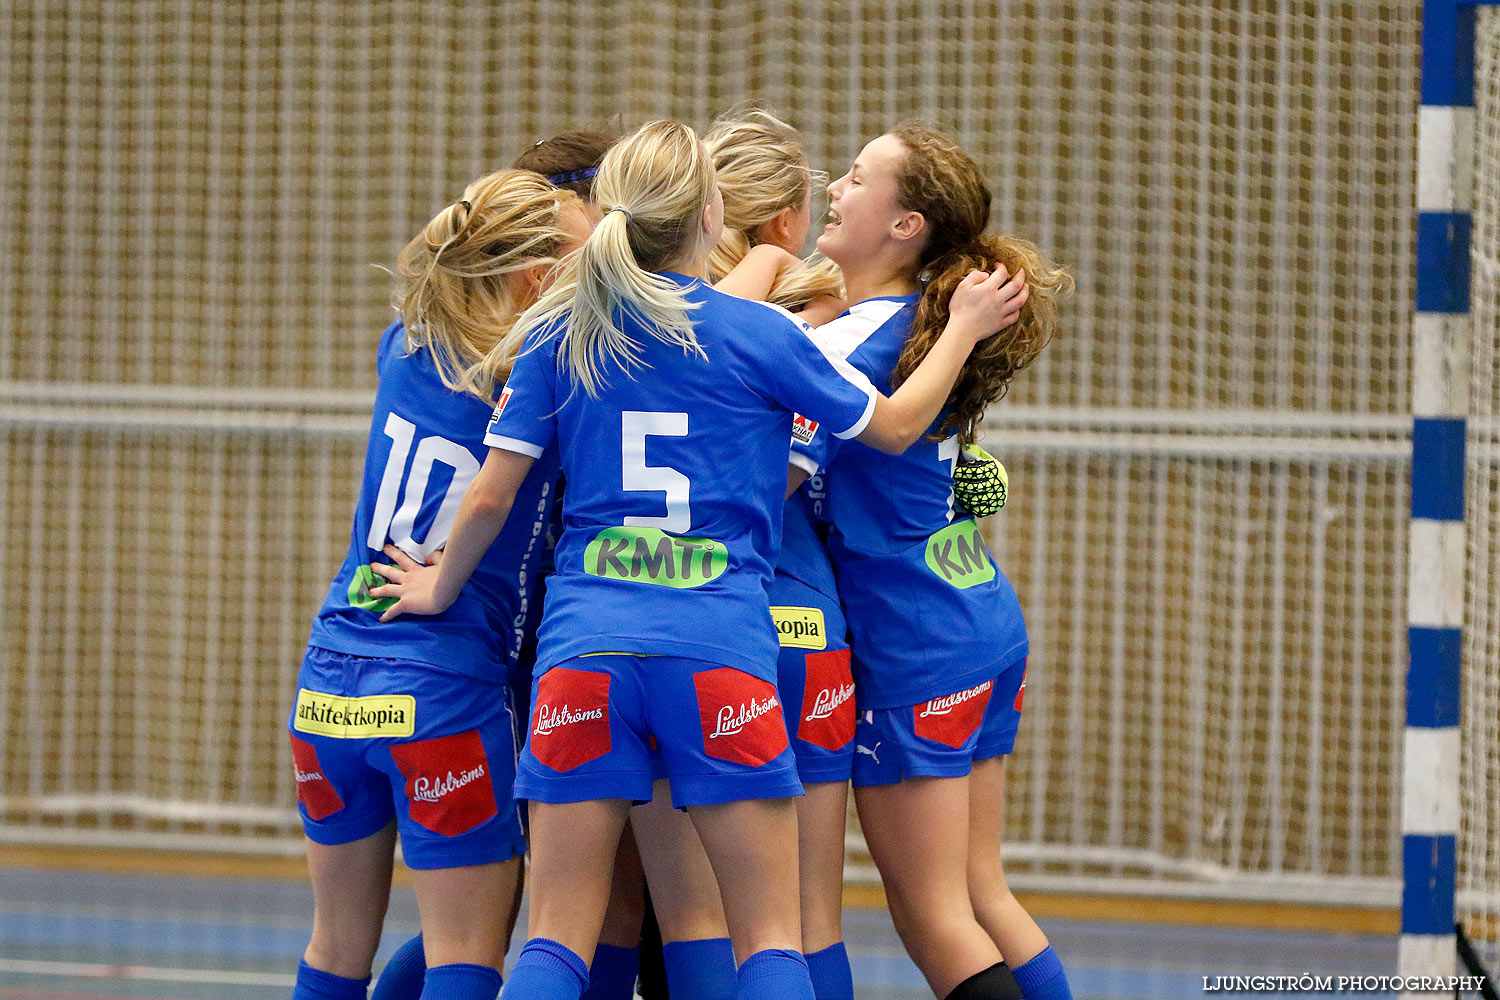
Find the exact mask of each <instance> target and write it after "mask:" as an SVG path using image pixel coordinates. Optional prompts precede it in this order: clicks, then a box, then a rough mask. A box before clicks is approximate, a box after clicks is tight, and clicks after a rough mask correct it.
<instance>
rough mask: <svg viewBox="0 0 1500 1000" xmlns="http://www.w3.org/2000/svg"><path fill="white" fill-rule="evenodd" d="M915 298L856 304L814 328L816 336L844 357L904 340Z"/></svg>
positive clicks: (886, 299) (914, 306) (870, 300)
mask: <svg viewBox="0 0 1500 1000" xmlns="http://www.w3.org/2000/svg"><path fill="white" fill-rule="evenodd" d="M916 302H917V296H915V295H901V296H888V297H887V296H883V297H880V298H874V299H865V300H864V301H863V302H856V303H854V305H852V306H850V307H849V308H848V309H846V310H844V312H842V313H840V314H839V315H838V316H837V317H835V318H834V319H832V320H829V321H828V322H827V323H824V324H823V325H822V326H820V327H818V328H817V331H816V333H817V336H818V338H819V339H820V340H822V341H823V342H824V343H825V344H827V345H828V346H829V347H831V348H832V349H833V350H835V351H837V352H838V353H839V354H841V355H843V356H844V357H846V358H853V357H855V356H856V355H858V354H860V353H861V352H864V353H868V352H869V351H871V350H876V349H879V348H880V347H881V346H883V345H888V343H889V342H890V341H893V340H894V341H895V342H896V343H897V344H901V343H904V342H905V341H906V333H907V331H908V329H909V328H910V326H911V316H912V315H913V314H914V313H915V310H916Z"/></svg>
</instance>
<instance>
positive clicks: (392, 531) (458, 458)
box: [365, 413, 479, 562]
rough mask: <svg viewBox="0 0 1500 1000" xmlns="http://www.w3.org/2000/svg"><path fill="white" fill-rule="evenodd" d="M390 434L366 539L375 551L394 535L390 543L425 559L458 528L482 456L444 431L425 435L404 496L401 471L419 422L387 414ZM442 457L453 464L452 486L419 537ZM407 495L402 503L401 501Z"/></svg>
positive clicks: (386, 425)
mask: <svg viewBox="0 0 1500 1000" xmlns="http://www.w3.org/2000/svg"><path fill="white" fill-rule="evenodd" d="M385 434H386V437H388V438H390V439H391V453H390V456H389V457H387V458H386V460H385V472H384V473H382V474H381V476H380V492H379V493H377V494H376V495H375V514H374V516H373V517H371V519H370V535H369V537H368V538H367V539H365V541H366V544H368V545H369V547H370V548H372V549H374V550H375V551H377V552H378V551H380V549H381V548H382V547H383V546H384V545H385V540H386V537H387V536H389V537H390V540H391V543H392V544H393V545H395V546H396V547H397V548H398V549H401V550H402V551H403V552H405V553H406V554H407V555H409V556H411V557H412V558H414V559H416V560H418V561H420V562H426V561H427V557H428V556H430V555H432V554H433V553H434V552H436V551H437V550H438V549H440V548H442V547H443V543H445V542H447V541H448V532H449V531H451V530H452V529H453V519H454V518H455V517H457V516H458V505H459V504H460V503H462V502H463V499H464V491H465V490H467V489H468V488H469V483H470V482H472V481H473V479H474V475H475V473H477V472H478V471H479V460H478V459H477V458H475V457H474V455H473V453H472V452H470V451H469V449H467V448H465V447H464V446H463V445H460V444H454V443H453V442H452V441H449V440H448V439H447V438H445V437H439V436H438V435H436V434H434V435H433V436H431V437H425V438H423V439H422V443H421V444H419V445H417V457H416V458H415V459H413V460H412V463H411V475H410V476H408V477H407V479H406V489H405V491H404V493H405V497H404V499H402V498H401V496H400V495H401V494H402V493H403V490H402V489H401V473H402V471H403V470H404V469H405V468H406V456H407V455H409V454H410V453H411V446H412V441H413V440H415V438H416V436H417V425H416V424H414V423H412V422H411V421H410V420H404V419H402V418H401V417H398V416H396V415H395V414H394V413H388V414H386V418H385ZM433 462H442V463H443V464H444V465H446V466H449V467H450V468H452V469H453V478H452V480H450V481H449V483H448V492H447V493H446V494H444V496H443V502H442V506H440V507H439V508H438V511H437V515H436V516H435V517H433V519H432V526H431V527H430V528H428V529H427V537H426V538H423V539H422V540H421V541H420V542H418V541H416V540H415V539H413V538H412V536H411V534H412V529H413V528H415V527H416V523H417V515H418V514H420V513H421V512H422V501H423V500H424V499H426V495H427V481H428V480H429V479H430V478H431V477H432V463H433ZM398 499H402V503H401V508H400V509H399V510H397V509H396V501H397V500H398Z"/></svg>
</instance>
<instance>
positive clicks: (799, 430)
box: [792, 413, 818, 444]
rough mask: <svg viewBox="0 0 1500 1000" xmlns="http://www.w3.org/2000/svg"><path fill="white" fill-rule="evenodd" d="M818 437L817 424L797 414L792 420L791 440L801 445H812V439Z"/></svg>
mask: <svg viewBox="0 0 1500 1000" xmlns="http://www.w3.org/2000/svg"><path fill="white" fill-rule="evenodd" d="M817 436H818V422H817V421H816V420H813V419H811V418H809V417H804V416H803V415H802V414H800V413H799V414H797V415H796V417H794V418H793V419H792V440H793V441H798V442H801V443H802V444H812V441H813V438H815V437H817Z"/></svg>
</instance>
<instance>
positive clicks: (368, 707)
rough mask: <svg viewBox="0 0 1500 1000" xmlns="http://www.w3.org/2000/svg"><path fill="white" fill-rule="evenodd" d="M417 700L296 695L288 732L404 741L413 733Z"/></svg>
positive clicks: (385, 696)
mask: <svg viewBox="0 0 1500 1000" xmlns="http://www.w3.org/2000/svg"><path fill="white" fill-rule="evenodd" d="M416 726H417V699H416V698H414V697H412V696H411V695H409V694H378V695H370V696H369V697H365V698H342V697H340V696H338V695H334V694H323V693H322V692H320V691H309V690H308V689H307V688H300V689H298V691H297V714H296V716H295V717H294V718H293V720H292V728H293V729H295V730H297V731H298V732H299V733H313V734H314V735H317V736H332V737H334V738H335V739H341V740H358V739H368V738H370V737H396V738H407V737H410V736H411V735H412V734H413V733H415V732H416Z"/></svg>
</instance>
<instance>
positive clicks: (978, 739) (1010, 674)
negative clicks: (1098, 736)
mask: <svg viewBox="0 0 1500 1000" xmlns="http://www.w3.org/2000/svg"><path fill="white" fill-rule="evenodd" d="M1025 693H1026V659H1025V658H1024V657H1022V658H1021V659H1019V660H1017V661H1016V662H1015V663H1012V664H1011V665H1010V666H1008V667H1006V668H1005V669H1004V670H1001V671H1000V673H999V674H998V675H996V677H995V678H994V679H993V680H988V681H985V682H984V683H982V684H977V685H975V686H974V687H971V688H965V689H964V690H962V691H955V692H953V693H951V694H947V695H943V696H941V697H938V698H933V699H932V700H931V701H924V702H922V703H921V704H920V705H912V706H907V707H904V708H879V709H873V710H867V711H864V712H861V713H859V725H858V727H857V730H856V732H855V755H854V787H856V788H866V787H868V786H870V785H893V784H895V783H896V782H898V781H901V780H903V779H905V778H953V777H960V776H962V775H966V774H968V773H969V771H970V769H971V768H972V767H973V766H974V762H975V761H979V760H988V759H990V758H991V757H1000V756H1003V755H1005V754H1008V753H1010V752H1011V751H1012V750H1014V749H1015V746H1016V730H1017V729H1019V728H1020V725H1021V701H1022V699H1023V698H1024V697H1025Z"/></svg>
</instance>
